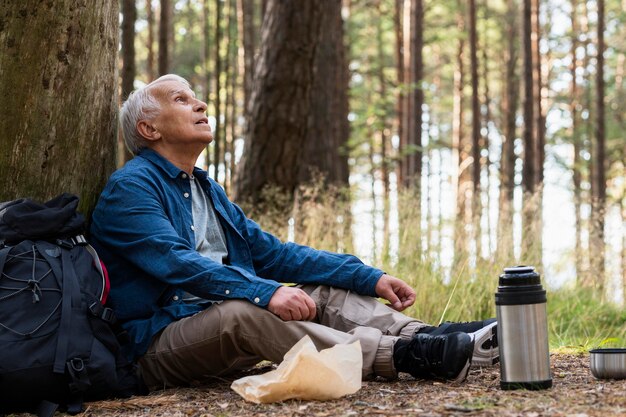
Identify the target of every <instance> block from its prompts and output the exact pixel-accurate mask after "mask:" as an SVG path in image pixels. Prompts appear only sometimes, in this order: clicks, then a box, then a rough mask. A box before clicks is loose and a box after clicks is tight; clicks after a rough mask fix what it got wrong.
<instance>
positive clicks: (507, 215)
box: [498, 0, 519, 262]
mask: <svg viewBox="0 0 626 417" xmlns="http://www.w3.org/2000/svg"><path fill="white" fill-rule="evenodd" d="M507 11H508V13H507V18H506V20H507V39H508V49H507V53H506V58H505V62H506V74H505V88H506V91H505V97H504V100H503V101H504V113H505V115H504V138H503V142H502V153H501V157H500V197H499V216H498V256H499V258H500V259H502V261H503V262H507V261H509V260H511V261H513V260H514V258H515V256H514V249H513V243H514V240H513V207H514V206H513V192H514V190H515V146H514V145H515V138H516V137H517V128H516V123H515V120H516V118H517V109H518V103H519V75H518V73H517V65H518V61H519V60H518V49H517V48H518V47H517V44H518V39H519V36H518V30H519V26H518V19H517V16H518V14H519V4H518V3H517V0H508V1H507Z"/></svg>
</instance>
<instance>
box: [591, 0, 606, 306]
mask: <svg viewBox="0 0 626 417" xmlns="http://www.w3.org/2000/svg"><path fill="white" fill-rule="evenodd" d="M597 4H598V45H597V58H596V120H595V139H596V146H595V151H596V152H595V155H594V156H593V158H594V159H595V164H594V166H595V170H596V175H595V181H596V187H595V189H594V191H595V194H594V195H593V198H592V209H591V213H592V214H591V220H592V227H591V236H592V241H591V245H590V246H591V249H592V256H591V259H592V262H593V264H592V274H593V276H595V277H596V280H595V281H596V282H595V287H596V289H597V290H598V291H599V293H600V294H603V292H604V288H605V276H604V275H605V267H604V260H605V250H604V246H605V242H604V217H605V212H606V161H605V158H606V155H605V154H606V152H605V148H606V145H605V126H604V125H605V116H604V94H605V89H604V49H605V45H604V0H598V2H597Z"/></svg>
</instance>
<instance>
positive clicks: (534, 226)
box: [526, 0, 546, 265]
mask: <svg viewBox="0 0 626 417" xmlns="http://www.w3.org/2000/svg"><path fill="white" fill-rule="evenodd" d="M539 4H540V1H539V0H531V23H532V32H531V44H532V45H531V50H532V56H533V96H534V100H533V102H534V111H533V115H534V117H535V121H534V123H533V124H534V129H535V130H534V138H533V143H534V145H535V155H534V157H535V163H534V165H535V178H534V181H535V187H534V190H535V191H534V192H535V195H533V196H532V208H531V209H530V210H531V211H532V217H530V213H528V214H529V217H528V219H529V222H528V223H527V224H528V227H529V228H530V232H529V234H528V235H527V236H528V237H527V240H528V239H530V240H532V246H533V250H532V257H531V258H530V260H532V262H533V263H534V264H535V265H542V264H543V256H542V254H543V233H542V229H543V210H542V209H543V165H544V160H545V143H546V138H545V136H546V135H545V131H546V129H545V117H544V114H543V105H542V101H543V97H542V89H543V82H542V70H541V68H542V63H541V58H542V57H541V54H540V51H539V44H540V40H541V24H540V20H539V14H540V9H539ZM526 230H528V228H527V229H526Z"/></svg>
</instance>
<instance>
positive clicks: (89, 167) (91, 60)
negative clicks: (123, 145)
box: [0, 0, 119, 216]
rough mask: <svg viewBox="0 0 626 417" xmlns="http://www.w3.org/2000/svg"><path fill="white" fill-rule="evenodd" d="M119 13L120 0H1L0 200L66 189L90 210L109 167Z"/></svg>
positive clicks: (114, 126)
mask: <svg viewBox="0 0 626 417" xmlns="http://www.w3.org/2000/svg"><path fill="white" fill-rule="evenodd" d="M118 13H119V6H118V1H116V0H103V1H100V2H97V3H93V4H92V3H89V2H86V1H79V0H59V1H56V2H54V5H52V3H42V2H40V1H38V0H23V1H20V2H2V3H0V69H1V70H0V72H1V74H2V82H1V83H0V97H3V98H4V99H3V100H0V147H1V152H0V176H1V178H5V179H10V180H7V181H4V184H3V187H2V189H1V190H0V201H6V200H12V199H15V198H18V197H31V198H35V199H37V200H47V199H49V198H52V197H54V196H56V195H58V194H60V193H61V192H72V193H75V194H77V195H79V196H80V199H81V201H80V206H79V209H80V210H81V211H82V213H83V214H85V215H87V216H89V215H90V214H91V211H92V210H93V207H94V206H95V204H96V201H97V199H98V196H99V195H100V192H101V190H102V188H103V186H104V184H105V182H106V180H107V178H108V176H109V175H110V173H111V172H112V171H113V170H114V169H115V148H116V134H117V123H116V121H117V106H118V104H117V98H118V97H117V85H118V84H117V82H118V78H117V76H118V71H117V50H118V41H119V40H118V39H119V35H118V34H119V26H118V24H119V14H118ZM9 97H10V100H7V99H6V98H9Z"/></svg>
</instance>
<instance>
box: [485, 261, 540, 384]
mask: <svg viewBox="0 0 626 417" xmlns="http://www.w3.org/2000/svg"><path fill="white" fill-rule="evenodd" d="M546 302H547V298H546V291H545V290H544V289H543V287H542V286H541V280H540V277H539V274H538V273H537V272H535V268H533V267H532V266H516V267H511V268H504V273H503V274H502V275H500V278H499V280H498V291H497V292H496V317H497V319H498V345H499V347H500V387H501V388H502V389H519V388H524V389H533V390H538V389H546V388H550V387H551V386H552V377H551V375H550V352H549V348H548V322H547V313H546Z"/></svg>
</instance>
